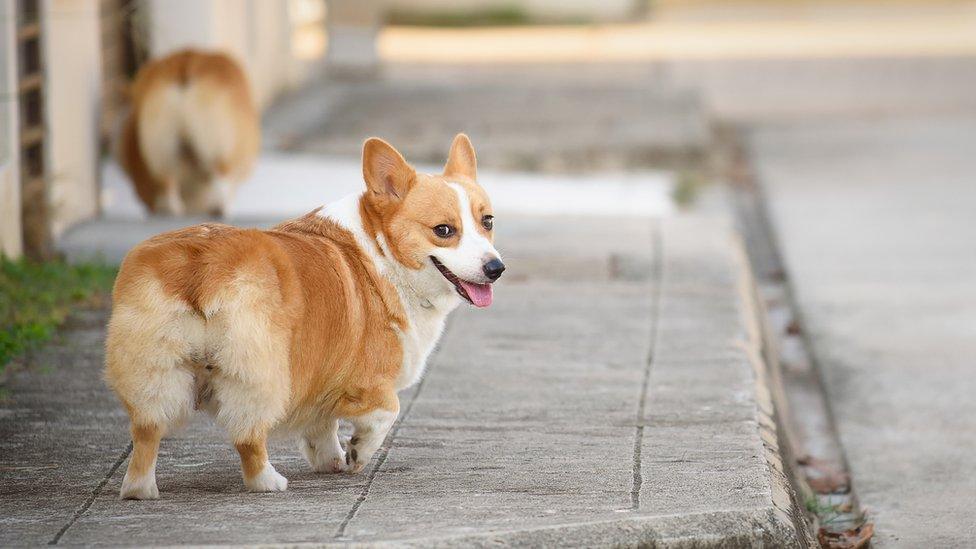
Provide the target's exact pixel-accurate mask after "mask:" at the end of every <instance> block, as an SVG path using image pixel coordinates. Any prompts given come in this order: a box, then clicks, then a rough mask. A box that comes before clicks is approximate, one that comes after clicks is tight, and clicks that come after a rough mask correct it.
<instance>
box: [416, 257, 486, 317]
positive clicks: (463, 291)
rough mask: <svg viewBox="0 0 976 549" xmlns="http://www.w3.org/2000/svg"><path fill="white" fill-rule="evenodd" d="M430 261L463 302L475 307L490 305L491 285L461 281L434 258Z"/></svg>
mask: <svg viewBox="0 0 976 549" xmlns="http://www.w3.org/2000/svg"><path fill="white" fill-rule="evenodd" d="M430 260H431V261H433V262H434V266H435V267H437V270H438V271H440V272H441V274H442V275H444V278H446V279H447V280H448V282H450V283H451V284H453V285H454V289H455V290H456V291H457V293H458V295H460V296H461V297H462V298H464V299H465V301H467V302H468V303H470V304H472V305H474V306H475V307H487V306H489V305H491V297H492V292H491V284H479V283H477V282H468V281H467V280H462V279H461V278H459V277H458V275H456V274H454V273H452V272H451V270H450V269H448V268H447V267H445V266H444V264H443V263H441V262H440V261H438V260H437V258H436V257H434V256H430Z"/></svg>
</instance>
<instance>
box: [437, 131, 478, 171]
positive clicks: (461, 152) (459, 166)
mask: <svg viewBox="0 0 976 549" xmlns="http://www.w3.org/2000/svg"><path fill="white" fill-rule="evenodd" d="M452 175H461V176H465V177H469V178H471V179H477V178H478V160H477V158H475V156H474V146H473V145H471V140H470V139H468V136H466V135H464V134H463V133H459V134H457V135H456V136H454V142H453V143H451V152H450V153H448V155H447V164H446V165H445V166H444V176H445V177H449V176H452Z"/></svg>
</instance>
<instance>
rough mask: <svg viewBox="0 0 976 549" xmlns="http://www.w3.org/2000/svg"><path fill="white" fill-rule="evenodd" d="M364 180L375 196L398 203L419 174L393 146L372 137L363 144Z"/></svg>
mask: <svg viewBox="0 0 976 549" xmlns="http://www.w3.org/2000/svg"><path fill="white" fill-rule="evenodd" d="M363 179H364V180H365V181H366V188H367V189H369V191H370V193H372V194H373V195H374V196H377V197H385V198H387V199H392V200H394V201H398V200H400V199H402V198H403V197H404V196H406V194H407V191H409V190H410V187H412V186H413V184H414V182H415V181H416V180H417V172H416V171H414V169H413V167H412V166H410V164H407V161H406V160H404V159H403V156H402V155H401V154H400V153H399V152H397V150H396V149H394V148H393V146H392V145H390V144H389V143H387V142H386V141H383V140H382V139H380V138H378V137H370V138H369V139H367V140H366V143H364V144H363Z"/></svg>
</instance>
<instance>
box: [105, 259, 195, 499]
mask: <svg viewBox="0 0 976 549" xmlns="http://www.w3.org/2000/svg"><path fill="white" fill-rule="evenodd" d="M123 276H124V275H123ZM123 283H124V281H123ZM161 294H162V292H161V291H160V288H159V287H158V285H156V284H151V283H146V284H144V285H143V286H142V287H141V288H139V289H138V290H136V291H132V292H130V293H129V294H128V295H127V296H125V297H124V299H120V300H118V301H117V302H116V305H115V309H114V310H113V311H112V319H111V321H110V322H109V327H108V337H107V341H106V354H105V377H106V380H107V381H108V383H109V385H111V387H112V388H113V389H114V390H115V392H116V394H118V396H119V399H120V400H121V401H122V403H123V404H124V405H125V408H126V410H127V411H128V413H129V419H130V421H131V429H130V430H131V433H132V457H131V459H130V460H129V466H128V469H127V471H126V474H125V478H124V479H123V480H122V490H121V492H120V496H121V497H122V498H129V499H155V498H158V497H159V491H158V490H157V488H156V453H157V451H158V450H159V441H160V439H161V438H162V437H163V436H164V435H166V433H167V432H168V431H169V430H170V429H172V428H173V427H176V426H177V425H179V424H180V423H181V422H183V421H184V420H185V419H186V418H187V417H188V416H189V415H190V414H191V413H192V412H193V403H194V393H195V389H194V380H193V374H192V372H191V371H190V369H189V368H188V367H187V364H186V359H185V357H186V356H187V355H188V354H191V350H192V349H193V348H194V346H195V345H198V344H199V336H200V334H202V328H201V320H200V319H199V318H198V317H197V315H195V314H194V313H193V312H192V311H191V310H190V309H189V307H187V306H186V304H184V303H181V302H179V301H178V300H173V299H166V298H163V297H160V295H161Z"/></svg>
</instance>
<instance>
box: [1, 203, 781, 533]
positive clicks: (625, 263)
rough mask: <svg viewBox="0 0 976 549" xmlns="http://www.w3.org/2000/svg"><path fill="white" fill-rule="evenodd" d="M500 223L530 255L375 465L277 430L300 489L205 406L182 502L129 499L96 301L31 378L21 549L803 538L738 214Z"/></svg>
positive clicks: (449, 356) (16, 449)
mask: <svg viewBox="0 0 976 549" xmlns="http://www.w3.org/2000/svg"><path fill="white" fill-rule="evenodd" d="M498 231H499V234H498V241H499V243H500V244H501V245H502V246H503V249H504V250H505V253H506V262H507V263H509V265H510V266H511V267H510V270H509V271H510V272H507V273H506V276H505V278H504V280H503V282H501V283H500V284H499V286H498V288H497V297H496V300H495V304H494V305H493V306H492V308H490V309H488V310H486V311H482V310H475V309H473V308H464V309H461V310H459V311H458V312H457V313H455V315H454V316H453V317H452V319H451V321H450V325H449V327H448V329H447V332H446V335H445V337H444V339H443V341H442V343H441V345H440V348H439V349H438V351H437V352H436V354H435V355H434V356H433V358H432V360H431V363H430V368H429V371H428V373H427V375H426V377H425V378H424V380H423V381H422V383H420V384H418V385H417V386H415V387H414V388H412V389H410V390H409V391H406V392H405V393H404V394H403V395H402V398H403V402H404V405H403V413H402V415H401V419H400V423H399V424H398V425H397V427H396V429H395V430H394V432H393V433H391V435H390V437H389V438H388V439H387V441H386V443H385V445H384V447H383V450H382V451H381V452H379V453H378V454H377V457H375V458H374V460H373V462H372V463H371V464H370V466H369V467H368V468H367V471H366V473H365V474H363V475H359V476H347V475H321V474H315V473H312V472H311V471H310V470H309V469H308V467H307V466H306V464H305V463H304V462H303V460H302V458H301V457H300V454H299V452H298V450H297V449H296V448H295V446H294V444H293V443H292V442H291V441H290V440H287V439H283V440H277V441H275V442H274V443H273V448H272V451H271V456H272V461H273V462H274V463H275V465H276V467H278V469H279V471H281V472H282V473H283V474H284V475H285V476H287V477H288V479H289V481H290V483H289V489H288V491H287V492H285V493H276V494H250V493H247V492H245V491H244V487H243V484H242V482H241V480H240V473H239V469H238V463H237V456H236V454H235V452H234V450H233V448H232V447H231V445H230V444H228V443H227V441H226V440H225V437H224V436H223V434H222V433H221V432H220V431H219V430H218V429H216V428H215V427H214V426H212V425H211V423H210V422H209V420H208V419H207V418H205V417H198V418H197V419H196V420H195V421H193V422H192V423H191V424H190V425H189V426H188V427H187V428H185V429H184V430H183V431H182V432H180V433H178V434H176V435H174V436H173V437H171V438H169V439H167V440H166V441H164V443H163V446H162V451H161V454H160V458H159V467H158V475H159V488H160V491H161V495H162V497H161V499H160V500H158V501H152V502H134V501H119V500H118V499H117V493H118V489H119V485H120V482H121V477H122V472H123V469H122V468H121V467H119V465H120V463H121V461H120V456H122V455H124V453H125V451H126V449H127V446H128V437H127V429H126V418H125V416H124V413H123V412H122V410H121V407H120V406H119V405H118V404H117V403H116V402H115V400H114V398H113V397H112V396H111V394H110V393H109V392H108V390H107V389H106V388H105V386H104V384H103V382H102V380H101V374H100V369H101V360H102V351H101V345H102V337H103V335H104V332H103V330H102V324H103V322H104V320H105V318H106V312H105V311H91V312H85V313H82V314H80V315H79V316H78V317H77V319H76V320H75V321H74V323H73V324H72V325H71V326H70V327H69V328H68V329H67V330H66V331H65V333H64V338H63V339H62V340H61V341H60V342H58V343H56V344H54V345H51V346H50V347H48V348H47V349H45V350H43V351H42V352H39V353H37V354H36V356H34V357H33V358H32V359H31V361H30V362H31V366H30V367H29V368H28V369H26V370H23V371H20V372H18V373H16V374H15V375H14V376H13V380H12V383H11V393H12V396H11V398H10V400H9V401H8V402H6V403H5V404H4V406H3V409H2V410H3V412H2V413H3V416H2V417H3V421H2V423H0V433H2V442H0V456H2V458H0V467H2V471H3V476H2V477H0V488H2V497H0V501H2V504H3V508H4V512H3V518H2V519H0V545H4V546H10V545H37V544H44V543H50V542H57V543H60V544H62V545H99V544H107V545H143V544H147V545H149V544H211V543H229V544H256V543H285V544H295V543H316V544H321V543H326V544H328V543H341V542H348V541H355V542H369V543H387V542H389V543H394V544H401V545H410V544H413V545H425V546H427V545H442V546H451V545H486V544H495V543H502V544H506V545H512V544H552V543H560V542H562V543H570V542H571V543H575V544H594V545H608V544H614V543H637V542H640V541H643V542H647V543H652V544H661V545H668V544H673V543H679V542H681V543H684V542H693V545H695V546H700V545H706V546H707V545H719V544H735V545H749V544H754V543H761V542H764V543H777V544H789V543H794V544H795V543H797V541H796V538H795V536H796V532H795V530H794V529H793V528H794V527H793V524H792V523H791V522H790V521H789V520H788V513H789V512H790V509H788V498H787V500H786V501H787V504H786V506H787V508H784V507H783V505H782V504H781V503H780V502H782V501H783V498H782V497H781V492H782V490H784V489H786V488H785V485H784V484H783V480H784V479H783V478H782V475H781V473H780V472H779V471H778V470H777V469H776V468H775V467H771V465H770V462H768V461H767V457H766V447H765V446H764V441H763V438H762V436H761V429H762V426H761V423H762V422H763V421H765V420H764V419H763V418H764V417H766V416H765V412H764V411H763V410H762V409H761V408H762V407H761V406H760V404H759V403H758V402H757V399H756V396H755V395H756V394H757V392H756V391H757V387H756V378H755V375H754V372H753V365H752V364H751V362H750V359H749V356H748V353H747V350H746V348H747V347H748V346H750V345H754V344H755V342H754V341H752V340H751V339H752V337H753V336H751V335H750V333H749V328H748V318H747V316H748V314H749V308H748V307H747V304H746V303H745V302H744V297H743V294H742V292H741V286H742V283H743V281H744V280H746V279H745V278H743V277H747V276H748V273H747V272H745V271H744V270H743V269H742V262H741V261H740V258H739V256H738V254H739V250H738V248H737V243H736V241H735V239H734V238H733V235H732V232H731V230H730V229H729V224H728V223H727V222H725V221H724V220H721V219H716V218H711V217H693V216H679V217H676V218H672V219H664V220H654V219H650V218H613V219H610V218H593V217H590V218H565V219H563V218H551V217H537V218H514V219H513V218H508V219H504V220H500V222H499V223H498ZM584 239H585V242H586V243H587V245H586V246H585V247H580V246H579V243H580V242H583V241H584ZM547 259H548V260H550V261H547ZM652 349H653V353H652V352H651V351H652Z"/></svg>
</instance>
